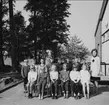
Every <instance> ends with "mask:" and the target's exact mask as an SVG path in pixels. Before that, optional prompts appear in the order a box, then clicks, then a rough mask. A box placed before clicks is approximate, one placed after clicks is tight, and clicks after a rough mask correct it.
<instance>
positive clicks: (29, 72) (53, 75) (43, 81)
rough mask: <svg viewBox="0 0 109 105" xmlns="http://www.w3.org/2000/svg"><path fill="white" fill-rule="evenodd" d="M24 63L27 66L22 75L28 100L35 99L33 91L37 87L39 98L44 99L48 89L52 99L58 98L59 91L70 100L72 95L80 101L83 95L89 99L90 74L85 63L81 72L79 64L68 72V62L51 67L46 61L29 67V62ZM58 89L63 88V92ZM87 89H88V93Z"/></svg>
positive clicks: (75, 64)
mask: <svg viewBox="0 0 109 105" xmlns="http://www.w3.org/2000/svg"><path fill="white" fill-rule="evenodd" d="M24 62H25V64H26V65H25V66H23V67H22V70H21V74H22V77H23V78H24V89H25V92H28V98H32V97H33V91H34V89H36V88H34V87H37V93H38V97H39V99H43V98H44V91H45V87H48V88H49V90H50V95H51V97H52V99H57V98H58V94H59V91H61V95H62V96H64V98H68V97H69V94H71V96H73V97H74V98H76V99H78V98H80V97H81V94H83V95H84V97H86V98H88V99H89V83H90V73H89V71H88V70H87V67H86V64H85V63H83V65H82V68H81V70H78V67H79V66H78V65H77V63H74V64H73V66H72V69H71V70H68V66H69V64H68V63H67V62H64V63H63V64H59V63H51V65H49V67H48V66H47V65H46V64H45V62H44V59H41V60H40V64H39V65H35V64H34V63H33V64H32V65H31V66H29V65H28V61H27V60H25V61H24ZM58 87H61V90H60V88H58ZM85 87H87V92H86V89H85ZM82 90H83V91H82ZM86 93H87V94H86Z"/></svg>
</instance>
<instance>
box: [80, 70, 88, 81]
mask: <svg viewBox="0 0 109 105" xmlns="http://www.w3.org/2000/svg"><path fill="white" fill-rule="evenodd" d="M80 75H81V83H89V82H90V73H89V72H88V71H87V70H81V71H80Z"/></svg>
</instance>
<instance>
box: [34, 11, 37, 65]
mask: <svg viewBox="0 0 109 105" xmlns="http://www.w3.org/2000/svg"><path fill="white" fill-rule="evenodd" d="M35 16H36V11H34V17H35ZM34 34H35V40H34V48H35V49H34V50H35V54H34V56H35V60H36V63H37V45H36V44H37V36H36V22H34Z"/></svg>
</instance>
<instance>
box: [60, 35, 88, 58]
mask: <svg viewBox="0 0 109 105" xmlns="http://www.w3.org/2000/svg"><path fill="white" fill-rule="evenodd" d="M60 51H61V55H62V56H64V57H68V58H71V59H74V58H79V59H80V60H83V59H85V58H86V57H87V55H88V54H89V51H88V49H87V48H86V47H85V46H84V44H83V43H82V40H81V39H80V38H78V37H77V36H71V37H70V38H69V42H68V44H67V45H66V46H61V48H60Z"/></svg>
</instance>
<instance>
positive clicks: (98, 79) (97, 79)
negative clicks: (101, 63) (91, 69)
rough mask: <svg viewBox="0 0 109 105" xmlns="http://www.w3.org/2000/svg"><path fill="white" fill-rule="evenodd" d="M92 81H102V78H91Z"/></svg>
mask: <svg viewBox="0 0 109 105" xmlns="http://www.w3.org/2000/svg"><path fill="white" fill-rule="evenodd" d="M91 81H92V82H94V81H100V77H93V76H91Z"/></svg>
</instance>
